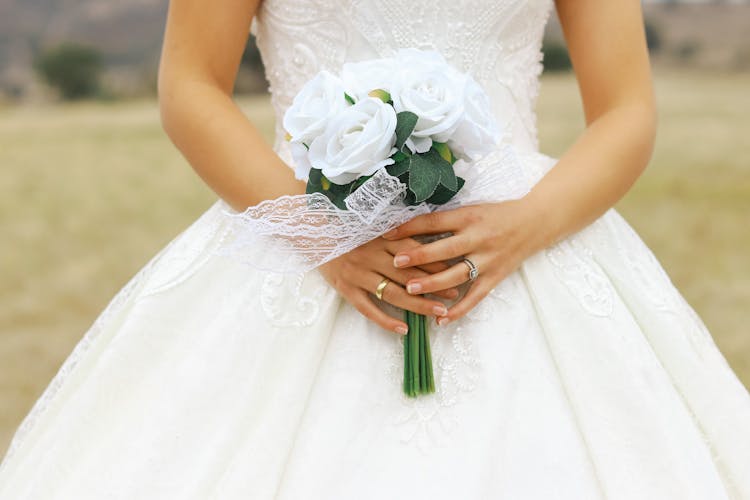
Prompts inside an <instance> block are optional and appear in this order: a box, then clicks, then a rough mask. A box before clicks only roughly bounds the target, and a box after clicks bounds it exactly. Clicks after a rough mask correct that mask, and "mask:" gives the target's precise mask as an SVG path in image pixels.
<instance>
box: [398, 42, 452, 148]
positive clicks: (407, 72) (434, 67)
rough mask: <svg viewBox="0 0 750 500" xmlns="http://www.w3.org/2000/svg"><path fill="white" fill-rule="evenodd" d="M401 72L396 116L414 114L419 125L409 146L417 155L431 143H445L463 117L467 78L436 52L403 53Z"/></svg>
mask: <svg viewBox="0 0 750 500" xmlns="http://www.w3.org/2000/svg"><path fill="white" fill-rule="evenodd" d="M396 63H397V64H398V68H399V71H398V72H397V74H396V81H395V83H394V85H393V90H392V92H391V98H392V99H393V107H394V108H395V109H396V112H399V113H400V112H401V111H411V112H412V113H414V114H416V115H417V125H416V127H415V128H414V132H412V135H411V137H409V139H408V140H407V145H408V146H409V147H410V148H411V149H412V150H415V151H416V152H417V153H423V152H425V151H427V150H429V149H430V147H431V146H432V140H433V139H434V140H436V141H438V142H446V141H447V140H448V139H449V138H450V137H451V135H452V134H453V132H454V131H455V130H456V128H457V127H458V123H459V121H460V119H461V117H462V115H463V113H464V96H463V92H464V87H465V86H466V75H464V74H462V73H459V72H458V71H456V70H455V69H454V68H452V67H451V66H450V65H449V64H448V63H446V62H445V60H444V59H443V58H442V56H440V54H438V53H436V52H434V51H420V50H416V49H402V50H400V51H399V52H398V53H397V55H396Z"/></svg>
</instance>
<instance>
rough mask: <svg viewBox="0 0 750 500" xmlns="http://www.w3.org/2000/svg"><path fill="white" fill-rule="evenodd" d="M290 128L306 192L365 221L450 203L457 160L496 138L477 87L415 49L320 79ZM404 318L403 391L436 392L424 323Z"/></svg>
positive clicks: (291, 117) (293, 109)
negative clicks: (382, 211) (397, 209)
mask: <svg viewBox="0 0 750 500" xmlns="http://www.w3.org/2000/svg"><path fill="white" fill-rule="evenodd" d="M283 125H284V129H285V130H286V132H287V140H288V141H289V146H290V149H291V153H292V156H293V158H294V163H295V165H294V168H295V174H296V176H297V178H299V179H302V180H306V181H307V190H306V192H307V193H308V194H315V193H319V194H322V195H323V196H325V197H326V198H327V199H328V200H329V201H330V202H331V203H332V204H333V205H334V206H335V207H337V208H338V209H340V210H349V209H352V210H355V211H357V212H358V213H359V214H360V215H361V217H362V219H363V220H364V221H368V220H372V218H373V217H374V216H375V215H377V214H376V213H375V212H376V211H377V210H375V209H376V207H378V206H379V202H380V201H382V199H386V200H387V204H389V205H391V204H394V203H395V204H402V205H403V206H418V205H427V206H429V205H442V204H445V203H447V202H448V201H449V200H451V198H453V197H454V196H455V195H456V193H457V192H458V191H459V190H460V189H461V188H462V187H463V185H464V179H463V178H461V177H459V176H457V175H456V172H455V170H454V164H455V163H456V161H457V160H459V159H460V160H464V161H467V162H471V161H476V160H478V159H479V158H481V157H482V156H483V155H485V154H487V153H489V152H490V151H491V150H492V149H493V148H495V146H496V141H497V138H498V126H497V124H496V122H495V119H494V117H493V115H492V114H491V112H490V105H489V100H488V98H487V96H486V95H485V93H484V92H483V90H482V88H481V87H480V86H479V84H478V83H477V82H476V81H475V80H474V79H473V78H472V77H471V76H469V75H468V74H465V73H461V72H459V71H457V70H456V69H455V68H453V67H452V66H450V65H449V64H448V63H447V62H446V61H445V60H444V59H443V58H442V56H440V55H439V54H438V53H437V52H433V51H421V50H416V49H402V50H400V51H399V52H397V53H396V54H395V56H394V57H389V58H382V59H373V60H368V61H363V62H358V63H349V64H345V65H344V67H343V68H342V72H341V74H340V75H338V76H337V75H333V74H331V73H330V72H327V71H321V72H320V73H318V74H317V75H316V76H315V77H314V78H313V79H311V80H310V81H309V82H308V83H307V84H305V85H304V87H303V88H302V89H301V90H300V92H299V93H298V94H297V95H296V97H295V98H294V101H293V103H292V105H291V106H290V107H289V108H288V109H287V111H286V113H285V115H284V121H283ZM384 178H392V179H398V183H396V184H397V185H399V187H401V188H402V189H400V190H398V192H397V193H396V194H398V196H396V197H393V196H390V197H388V196H386V197H385V198H383V193H382V191H383V189H382V186H383V185H384V182H383V179H384ZM388 186H389V187H388V188H387V189H391V190H392V189H393V186H394V183H393V182H391V184H389V185H388ZM378 191H381V192H380V193H379V192H378ZM391 194H393V192H391ZM381 205H382V204H381ZM381 208H382V207H381ZM368 209H369V210H370V212H372V213H367V211H368ZM405 316H406V323H407V325H408V326H409V331H408V333H407V335H406V337H405V338H404V386H403V387H404V392H405V393H406V394H407V395H409V396H416V395H417V394H424V393H430V392H434V390H435V385H434V380H433V372H432V360H431V355H430V342H429V337H428V334H427V328H426V318H425V317H424V316H423V315H421V314H416V313H413V312H411V311H405Z"/></svg>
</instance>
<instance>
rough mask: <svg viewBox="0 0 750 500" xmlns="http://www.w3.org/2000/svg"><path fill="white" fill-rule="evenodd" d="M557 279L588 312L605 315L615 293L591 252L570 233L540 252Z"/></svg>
mask: <svg viewBox="0 0 750 500" xmlns="http://www.w3.org/2000/svg"><path fill="white" fill-rule="evenodd" d="M544 254H545V255H546V257H547V259H548V260H549V261H550V262H551V263H552V265H553V266H554V269H555V275H556V276H557V278H558V279H559V280H560V281H561V282H562V283H564V284H565V286H566V287H567V288H568V290H569V291H570V293H571V294H572V295H573V296H574V297H575V298H576V300H578V302H579V303H580V304H581V307H583V309H584V310H586V311H587V312H588V313H589V314H593V315H594V316H603V317H609V316H611V315H612V311H613V308H614V299H615V292H614V290H613V289H612V285H611V284H610V282H609V278H608V277H607V276H606V275H605V274H604V272H603V271H602V270H601V268H600V267H599V265H598V264H597V263H596V261H595V260H594V257H593V252H592V251H591V249H589V248H588V247H587V246H586V245H584V244H583V243H582V242H581V241H580V239H579V237H578V236H577V235H573V236H570V237H568V238H566V239H564V240H563V241H561V242H559V243H557V244H555V245H553V246H551V247H549V248H547V249H546V250H545V251H544Z"/></svg>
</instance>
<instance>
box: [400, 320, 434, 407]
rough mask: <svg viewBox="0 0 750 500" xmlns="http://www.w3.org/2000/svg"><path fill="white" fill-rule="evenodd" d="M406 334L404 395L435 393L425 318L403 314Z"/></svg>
mask: <svg viewBox="0 0 750 500" xmlns="http://www.w3.org/2000/svg"><path fill="white" fill-rule="evenodd" d="M404 316H405V320H406V324H407V326H408V327H409V331H408V333H407V334H406V335H405V336H404V393H405V394H406V395H407V396H410V397H416V396H417V395H419V394H429V393H432V392H435V380H434V377H433V373H432V355H431V354H430V338H429V336H428V335H427V317H425V315H423V314H417V313H414V312H411V311H405V312H404Z"/></svg>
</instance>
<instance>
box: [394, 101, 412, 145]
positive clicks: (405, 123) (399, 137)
mask: <svg viewBox="0 0 750 500" xmlns="http://www.w3.org/2000/svg"><path fill="white" fill-rule="evenodd" d="M416 126H417V115H416V114H414V113H412V112H411V111H402V112H400V113H398V114H396V144H395V146H396V148H397V149H399V150H400V149H401V148H403V147H404V143H405V142H406V139H408V138H409V136H410V135H411V133H412V132H414V127H416Z"/></svg>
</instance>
